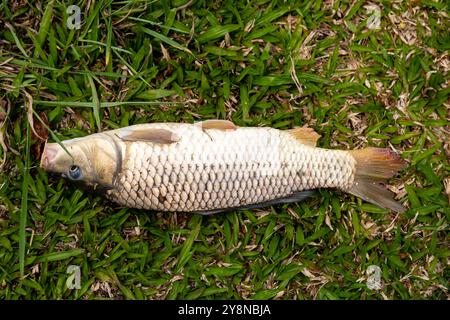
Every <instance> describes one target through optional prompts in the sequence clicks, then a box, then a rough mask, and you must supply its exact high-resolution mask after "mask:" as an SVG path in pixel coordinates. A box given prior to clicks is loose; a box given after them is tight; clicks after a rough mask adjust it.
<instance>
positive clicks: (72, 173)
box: [69, 165, 81, 180]
mask: <svg viewBox="0 0 450 320" xmlns="http://www.w3.org/2000/svg"><path fill="white" fill-rule="evenodd" d="M69 178H70V179H72V180H79V179H81V169H80V167H79V166H76V165H72V166H71V167H70V169H69Z"/></svg>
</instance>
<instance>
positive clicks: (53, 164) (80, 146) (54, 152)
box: [40, 134, 121, 189]
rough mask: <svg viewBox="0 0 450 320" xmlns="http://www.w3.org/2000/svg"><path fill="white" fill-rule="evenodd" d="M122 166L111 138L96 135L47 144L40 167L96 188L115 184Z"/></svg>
mask: <svg viewBox="0 0 450 320" xmlns="http://www.w3.org/2000/svg"><path fill="white" fill-rule="evenodd" d="M120 163H121V159H120V152H118V147H117V145H115V144H114V142H113V141H111V138H110V137H109V136H106V135H102V134H94V135H90V136H87V137H84V138H76V139H71V140H66V141H63V142H62V143H61V144H58V143H46V144H45V147H44V151H43V152H42V157H41V164H40V166H41V168H43V169H44V170H45V171H47V172H50V173H60V174H62V176H63V177H65V178H68V179H70V180H72V181H79V182H82V183H83V184H85V185H86V186H88V187H92V188H94V189H96V188H97V187H103V188H105V187H106V188H110V187H112V186H113V185H114V180H115V177H116V175H117V172H118V170H119V169H120Z"/></svg>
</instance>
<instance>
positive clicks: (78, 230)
mask: <svg viewBox="0 0 450 320" xmlns="http://www.w3.org/2000/svg"><path fill="white" fill-rule="evenodd" d="M89 3H90V7H86V2H85V1H78V2H77V4H78V5H79V6H80V7H81V11H82V14H83V15H82V27H81V29H80V30H69V29H68V28H67V27H66V23H65V21H66V19H67V16H68V15H67V13H66V6H67V4H65V3H64V2H62V1H51V2H47V1H45V2H36V6H31V2H26V1H4V0H3V1H0V132H1V134H0V145H3V144H5V145H7V147H8V149H7V152H6V150H4V149H3V148H1V150H0V157H1V158H3V156H5V152H6V162H5V165H4V166H3V167H2V171H1V175H0V298H2V299H45V298H47V299H50V298H51V299H98V298H114V299H180V298H184V299H195V298H201V299H211V298H220V299H223V298H230V299H235V298H237V299H241V298H244V299H265V298H276V299H448V298H449V296H448V281H449V278H450V274H449V263H448V261H449V252H450V251H449V243H450V242H449V236H448V229H449V215H450V210H449V198H448V192H449V191H448V190H449V188H450V174H449V172H450V164H449V161H448V159H449V155H450V149H449V148H450V145H449V135H450V129H449V118H450V111H449V109H450V108H449V106H450V105H449V94H450V88H449V80H450V77H449V74H448V72H449V65H450V61H449V47H450V38H449V33H448V29H449V27H450V23H449V20H448V12H449V8H448V5H447V4H446V2H444V1H403V2H401V3H399V2H396V3H395V4H393V3H392V2H391V1H380V2H376V3H377V4H378V6H379V8H380V10H381V12H380V16H381V25H380V29H379V30H371V29H368V28H367V21H368V19H369V14H368V12H367V8H366V5H367V3H365V2H364V1H353V0H351V1H345V0H342V1H333V2H331V1H313V0H310V1H286V2H285V1H266V0H260V1H219V2H216V1H194V2H193V3H191V2H189V3H188V1H186V0H173V1H166V2H159V1H144V0H143V1H137V2H132V1H128V0H124V1H118V2H115V3H114V4H113V3H112V2H111V1H105V0H99V1H91V2H89ZM330 3H332V4H333V7H331V4H330ZM70 4H73V3H70ZM185 4H188V5H187V6H184V5H185ZM29 106H32V108H33V109H30V108H29ZM32 115H33V118H34V129H35V130H29V131H28V129H27V128H28V126H29V120H30V118H31V116H32ZM41 118H42V120H43V121H44V122H45V124H42V123H41V122H40V120H39V119H41ZM211 118H223V119H229V120H232V121H234V122H235V123H236V124H238V125H239V126H272V127H275V128H280V129H288V128H292V127H294V126H303V125H308V126H311V127H313V128H314V129H315V130H316V131H317V132H318V133H319V134H321V136H322V137H321V139H320V140H319V146H321V147H325V148H340V149H353V148H362V147H365V146H381V147H391V148H394V149H395V150H397V151H398V152H399V153H401V155H402V158H404V159H405V160H406V161H407V162H408V164H409V165H408V167H407V168H406V169H405V170H404V171H403V172H402V173H401V174H400V175H398V176H397V177H396V178H394V179H392V180H391V181H390V186H391V189H392V190H393V191H395V192H396V193H397V196H398V198H399V199H400V201H401V202H402V203H404V204H405V205H406V206H407V207H408V208H409V209H408V211H407V212H405V213H404V214H398V215H397V214H393V213H391V212H387V211H385V210H382V209H380V208H378V207H376V206H373V205H370V204H367V203H365V202H363V201H361V200H360V199H357V198H355V197H353V196H350V195H346V194H344V193H342V192H339V191H334V190H319V191H317V192H316V196H315V197H313V198H311V199H308V200H307V201H305V202H302V203H297V204H291V205H282V206H277V207H273V208H266V209H264V210H254V211H241V212H231V213H226V214H218V215H214V216H208V217H201V216H198V215H190V214H175V213H158V212H145V211H140V210H133V209H124V208H117V206H116V205H114V204H112V203H109V202H108V201H106V200H104V199H103V198H101V197H97V196H95V195H92V194H91V193H90V192H88V191H84V190H81V189H78V188H77V187H76V186H75V185H73V184H71V183H70V182H68V181H64V180H63V179H61V178H59V177H54V176H49V175H47V174H46V173H45V172H43V171H42V170H41V169H40V168H39V156H40V152H41V150H42V146H43V143H42V141H41V140H40V139H39V138H37V137H36V135H35V133H34V131H36V132H37V134H38V135H41V136H45V137H46V136H50V137H52V133H48V132H47V130H46V126H48V127H49V128H51V130H52V131H53V133H54V135H55V136H54V137H55V138H56V139H60V140H64V139H69V138H74V137H79V136H84V135H87V134H90V133H93V132H97V131H99V130H107V129H110V128H118V127H122V126H127V125H131V124H137V123H143V122H158V121H177V122H194V121H198V120H204V119H211ZM30 129H32V128H31V126H30ZM51 139H52V140H55V139H54V138H51ZM28 151H29V152H28ZM446 187H447V194H446ZM70 265H76V266H79V267H80V268H81V277H82V278H81V289H80V290H75V289H74V290H71V289H68V288H67V287H66V280H67V278H68V276H69V275H68V274H67V273H66V270H67V268H68V267H69V266H70ZM370 265H377V266H379V267H380V268H381V271H382V274H381V276H382V282H383V287H382V289H381V290H378V291H377V290H370V289H368V288H367V286H366V279H367V275H366V270H367V268H368V267H369V266H370Z"/></svg>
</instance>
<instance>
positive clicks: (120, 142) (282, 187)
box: [40, 119, 406, 215]
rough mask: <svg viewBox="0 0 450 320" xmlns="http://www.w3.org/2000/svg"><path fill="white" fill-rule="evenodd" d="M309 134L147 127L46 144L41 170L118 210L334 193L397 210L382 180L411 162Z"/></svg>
mask: <svg viewBox="0 0 450 320" xmlns="http://www.w3.org/2000/svg"><path fill="white" fill-rule="evenodd" d="M319 137H320V135H319V134H317V133H316V132H315V131H314V130H313V129H312V128H308V127H297V128H292V129H286V130H280V129H275V128H271V127H240V126H237V125H235V124H234V123H233V122H231V121H228V120H219V119H211V120H205V121H201V122H196V123H173V122H167V123H146V124H138V125H132V126H129V127H124V128H120V129H115V130H109V131H103V132H100V133H94V134H91V135H88V136H85V137H81V138H75V139H70V140H65V141H62V142H58V143H56V142H53V143H49V142H46V144H45V146H44V151H43V153H42V157H41V162H40V167H41V168H43V169H44V170H45V171H47V172H49V173H56V174H61V175H62V176H63V177H65V178H67V179H69V180H71V181H76V182H80V183H82V184H84V185H85V186H87V187H88V188H90V189H92V190H95V191H98V192H101V193H102V194H104V195H105V197H106V198H107V199H109V200H110V201H112V202H115V203H117V204H118V205H119V206H122V207H130V208H137V209H144V210H153V211H163V212H164V211H167V212H192V213H200V214H205V215H208V214H213V213H217V212H223V211H229V210H238V209H255V208H263V207H268V206H272V205H277V204H282V203H293V202H299V201H302V200H304V199H306V198H309V197H311V196H312V195H313V193H314V192H313V191H314V189H318V188H334V189H338V190H341V191H343V192H345V193H350V194H352V195H355V196H357V197H360V198H361V199H363V200H365V201H367V202H370V203H373V204H375V205H378V206H380V207H382V208H384V209H387V210H392V211H394V212H404V211H405V210H406V208H405V207H404V206H403V205H402V204H400V203H399V202H398V201H396V200H395V199H394V198H393V193H391V192H390V191H389V190H388V189H387V188H386V187H385V186H384V185H383V182H384V181H386V180H387V179H390V178H392V177H393V176H394V175H396V174H397V173H398V172H399V171H401V170H402V169H404V168H405V166H406V163H405V161H404V160H402V159H401V157H400V156H399V155H398V154H397V153H395V152H393V151H391V150H390V149H389V148H376V147H367V148H364V149H358V150H335V149H324V148H320V147H317V141H318V139H319Z"/></svg>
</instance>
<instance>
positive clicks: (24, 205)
mask: <svg viewBox="0 0 450 320" xmlns="http://www.w3.org/2000/svg"><path fill="white" fill-rule="evenodd" d="M29 168H30V124H29V123H28V121H27V135H26V145H25V163H24V168H23V183H22V199H21V202H20V222H19V269H20V275H21V276H23V275H24V273H25V245H26V241H25V240H26V239H25V238H26V234H25V228H26V225H27V213H28V183H29V182H28V179H29V174H28V171H29Z"/></svg>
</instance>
